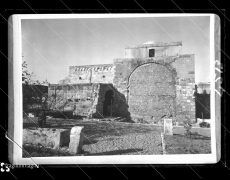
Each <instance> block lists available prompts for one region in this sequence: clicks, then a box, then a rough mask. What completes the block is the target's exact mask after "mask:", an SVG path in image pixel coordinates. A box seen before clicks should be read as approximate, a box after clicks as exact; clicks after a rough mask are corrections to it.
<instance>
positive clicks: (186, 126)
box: [184, 116, 192, 135]
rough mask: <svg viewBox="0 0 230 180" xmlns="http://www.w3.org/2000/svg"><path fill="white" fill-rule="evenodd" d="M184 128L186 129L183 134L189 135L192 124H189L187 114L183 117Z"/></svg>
mask: <svg viewBox="0 0 230 180" xmlns="http://www.w3.org/2000/svg"><path fill="white" fill-rule="evenodd" d="M184 128H185V130H186V133H185V135H191V128H192V124H191V121H190V119H189V118H188V117H187V116H186V117H185V121H184Z"/></svg>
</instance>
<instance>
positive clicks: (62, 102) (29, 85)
mask: <svg viewBox="0 0 230 180" xmlns="http://www.w3.org/2000/svg"><path fill="white" fill-rule="evenodd" d="M32 77H33V72H32V73H30V72H28V69H27V64H26V62H23V64H22V86H23V112H24V113H23V115H24V117H28V113H30V112H36V113H37V114H38V118H39V120H38V125H39V126H40V127H45V126H46V120H47V116H50V115H51V114H53V111H58V112H60V113H62V114H63V111H64V107H65V106H66V105H67V104H68V101H67V100H66V99H65V98H64V97H63V96H62V95H61V93H59V90H55V93H54V94H48V87H47V90H46V91H43V90H42V87H43V88H44V87H45V86H43V85H42V84H46V85H47V84H49V83H48V81H47V80H45V81H43V82H42V83H40V82H39V81H38V80H36V81H34V80H32Z"/></svg>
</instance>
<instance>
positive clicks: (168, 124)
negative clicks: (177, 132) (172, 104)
mask: <svg viewBox="0 0 230 180" xmlns="http://www.w3.org/2000/svg"><path fill="white" fill-rule="evenodd" d="M164 134H165V135H173V131H172V119H164Z"/></svg>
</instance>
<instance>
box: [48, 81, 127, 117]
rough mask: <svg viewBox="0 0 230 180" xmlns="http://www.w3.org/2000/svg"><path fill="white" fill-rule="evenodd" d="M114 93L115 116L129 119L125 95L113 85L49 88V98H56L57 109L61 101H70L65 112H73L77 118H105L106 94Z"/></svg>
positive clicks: (69, 85) (75, 85) (78, 85)
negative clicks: (108, 92) (124, 116)
mask: <svg viewBox="0 0 230 180" xmlns="http://www.w3.org/2000/svg"><path fill="white" fill-rule="evenodd" d="M110 90H111V91H113V94H114V100H113V103H112V110H113V113H112V115H113V116H122V115H124V114H125V115H126V117H128V115H129V113H128V107H127V105H126V103H125V101H124V100H123V99H124V95H123V94H121V93H120V92H118V91H117V90H116V89H115V88H114V87H113V84H99V83H93V84H87V83H85V84H84V83H83V84H68V85H51V86H49V96H52V95H54V96H56V105H57V107H58V106H59V105H61V103H62V102H60V100H61V101H65V100H67V101H68V104H67V105H66V106H65V108H64V110H65V111H72V112H73V113H74V115H76V116H88V117H96V118H104V117H105V116H104V112H103V111H104V102H105V93H106V92H107V91H110Z"/></svg>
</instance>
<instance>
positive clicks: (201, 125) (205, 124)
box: [200, 122, 210, 128]
mask: <svg viewBox="0 0 230 180" xmlns="http://www.w3.org/2000/svg"><path fill="white" fill-rule="evenodd" d="M200 127H202V128H204V127H206V128H210V124H209V123H207V122H202V123H200Z"/></svg>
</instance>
